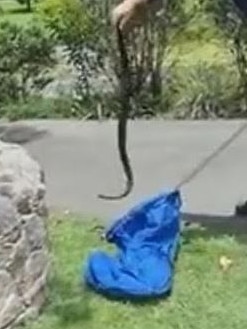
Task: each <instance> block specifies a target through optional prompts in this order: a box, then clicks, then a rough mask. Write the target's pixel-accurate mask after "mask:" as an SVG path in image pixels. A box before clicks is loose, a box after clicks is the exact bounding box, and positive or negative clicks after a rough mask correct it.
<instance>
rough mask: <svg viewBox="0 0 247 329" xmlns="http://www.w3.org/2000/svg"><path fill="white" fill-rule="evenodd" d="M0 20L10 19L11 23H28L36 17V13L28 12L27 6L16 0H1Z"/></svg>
mask: <svg viewBox="0 0 247 329" xmlns="http://www.w3.org/2000/svg"><path fill="white" fill-rule="evenodd" d="M0 8H1V10H2V12H0V22H1V21H3V20H8V21H9V22H11V23H17V24H20V25H26V24H28V23H30V21H31V20H32V19H33V18H34V15H35V14H34V13H33V12H32V13H28V12H27V11H26V8H25V6H22V5H20V4H19V3H18V2H17V1H16V0H0Z"/></svg>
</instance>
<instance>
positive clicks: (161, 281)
mask: <svg viewBox="0 0 247 329" xmlns="http://www.w3.org/2000/svg"><path fill="white" fill-rule="evenodd" d="M181 206H182V202H181V197H180V193H179V191H173V192H171V193H161V194H159V195H157V196H155V197H153V198H151V199H149V200H147V201H145V202H142V203H141V204H139V205H137V206H136V207H134V208H132V209H131V210H130V211H128V212H127V213H126V214H125V215H123V216H122V217H121V218H119V219H118V220H116V221H115V222H114V224H113V225H112V226H111V227H110V228H109V230H108V231H107V232H106V240H107V241H108V242H109V243H113V244H115V245H116V247H117V253H116V254H115V255H113V256H112V255H109V254H107V253H105V252H102V251H96V252H93V253H92V254H91V255H89V257H88V260H87V264H86V268H85V271H84V279H85V282H86V284H87V285H89V286H90V287H91V288H93V289H94V290H95V291H97V292H99V293H102V294H105V295H108V296H112V297H119V298H128V299H131V298H135V297H141V298H144V297H158V296H162V295H166V294H169V293H170V292H171V289H172V284H173V277H174V262H175V259H176V255H177V253H178V248H179V242H180V209H181Z"/></svg>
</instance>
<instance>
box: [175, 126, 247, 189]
mask: <svg viewBox="0 0 247 329" xmlns="http://www.w3.org/2000/svg"><path fill="white" fill-rule="evenodd" d="M246 128H247V122H245V123H244V124H241V125H240V127H238V129H237V130H236V131H235V132H234V133H233V134H232V135H231V136H230V137H229V138H227V139H226V140H225V141H224V142H223V143H222V144H221V145H220V146H219V147H218V148H217V149H216V150H214V151H213V152H212V153H211V154H209V156H207V157H206V158H205V159H203V160H202V161H201V162H200V163H199V164H198V165H197V166H196V167H195V168H194V169H193V170H192V171H191V172H190V173H189V174H188V175H186V176H185V177H184V178H183V179H182V180H181V181H180V183H179V184H178V185H177V186H176V189H180V188H181V187H183V186H185V185H186V184H188V183H190V182H191V181H192V180H193V179H194V178H195V177H196V176H197V175H198V174H199V173H201V172H202V171H203V169H205V167H206V166H207V165H208V164H209V163H210V162H211V161H212V160H214V159H215V158H216V157H217V156H219V155H220V154H221V153H222V152H223V151H224V150H225V149H226V148H227V147H228V146H230V144H232V143H233V142H234V141H236V139H237V138H238V137H239V136H240V135H241V134H242V133H243V132H244V130H245V129H246Z"/></svg>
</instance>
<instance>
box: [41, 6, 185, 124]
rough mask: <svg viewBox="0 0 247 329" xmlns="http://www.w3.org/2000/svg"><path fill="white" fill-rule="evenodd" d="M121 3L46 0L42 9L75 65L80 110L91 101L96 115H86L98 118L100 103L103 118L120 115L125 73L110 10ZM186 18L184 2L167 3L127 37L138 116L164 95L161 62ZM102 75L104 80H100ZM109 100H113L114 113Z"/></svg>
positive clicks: (49, 24) (134, 107) (78, 108)
mask: <svg viewBox="0 0 247 329" xmlns="http://www.w3.org/2000/svg"><path fill="white" fill-rule="evenodd" d="M117 3H118V1H116V0H105V1H101V0H90V1H88V0H84V1H80V0H44V1H43V2H42V3H41V5H40V7H39V12H40V13H41V16H42V18H43V20H44V22H45V23H46V26H47V27H48V28H49V29H50V30H51V31H52V32H53V33H54V35H55V36H56V37H57V39H58V40H59V41H60V42H61V43H62V44H63V45H65V52H66V54H67V56H68V62H69V63H72V64H73V66H74V67H75V69H76V72H77V84H76V89H75V96H76V97H75V100H76V102H75V108H76V110H77V111H80V107H82V108H85V104H89V103H90V104H91V106H89V108H90V111H91V113H90V114H86V116H89V117H93V118H95V117H97V116H98V114H99V111H98V109H99V107H100V108H101V111H100V112H101V115H102V116H103V117H105V116H107V117H108V116H109V115H110V116H115V115H116V113H117V111H118V105H119V104H118V100H117V98H118V91H119V81H120V80H121V77H120V70H119V60H118V49H117V48H116V40H115V33H114V30H113V29H112V26H111V23H110V14H111V10H112V8H113V6H114V5H116V4H117ZM186 19H188V18H186V17H185V15H184V12H183V10H182V6H181V1H178V0H171V1H168V2H164V6H163V9H162V10H161V11H159V13H158V14H157V16H156V17H155V19H152V20H150V21H149V23H148V24H147V25H145V26H144V27H143V28H141V29H137V30H135V31H134V32H133V33H131V35H130V36H129V37H128V39H126V42H127V47H128V53H129V60H130V67H131V89H132V90H131V93H132V103H133V115H134V116H135V115H139V114H140V113H142V109H143V108H144V107H146V106H148V107H152V106H153V104H154V102H157V99H159V98H160V99H161V96H162V89H163V87H162V70H163V68H162V64H163V58H164V53H165V50H166V49H167V47H168V39H169V38H170V36H171V35H173V34H174V31H175V30H177V29H179V28H181V26H183V25H184V24H185V22H186ZM101 78H102V79H103V83H101V84H97V83H95V81H97V82H98V81H99V80H100V79H101ZM92 100H93V102H94V104H93V102H92ZM95 100H96V101H95ZM106 100H107V101H106ZM109 100H112V104H114V107H113V106H112V107H111V112H110V113H109V107H108V106H109ZM137 111H140V112H139V114H137ZM144 112H145V109H144Z"/></svg>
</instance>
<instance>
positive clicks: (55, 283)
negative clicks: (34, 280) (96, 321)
mask: <svg viewBox="0 0 247 329" xmlns="http://www.w3.org/2000/svg"><path fill="white" fill-rule="evenodd" d="M47 311H49V313H50V314H53V315H55V316H56V317H57V318H58V321H59V324H60V325H61V328H64V327H70V326H71V324H75V323H85V322H88V321H90V320H91V318H92V309H91V307H90V292H89V291H88V290H87V289H85V288H84V287H82V286H81V285H79V284H78V286H75V285H74V283H73V278H72V279H71V281H68V280H67V281H65V280H63V279H61V278H60V277H59V275H54V276H53V278H51V280H50V294H49V300H48V305H47Z"/></svg>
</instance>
